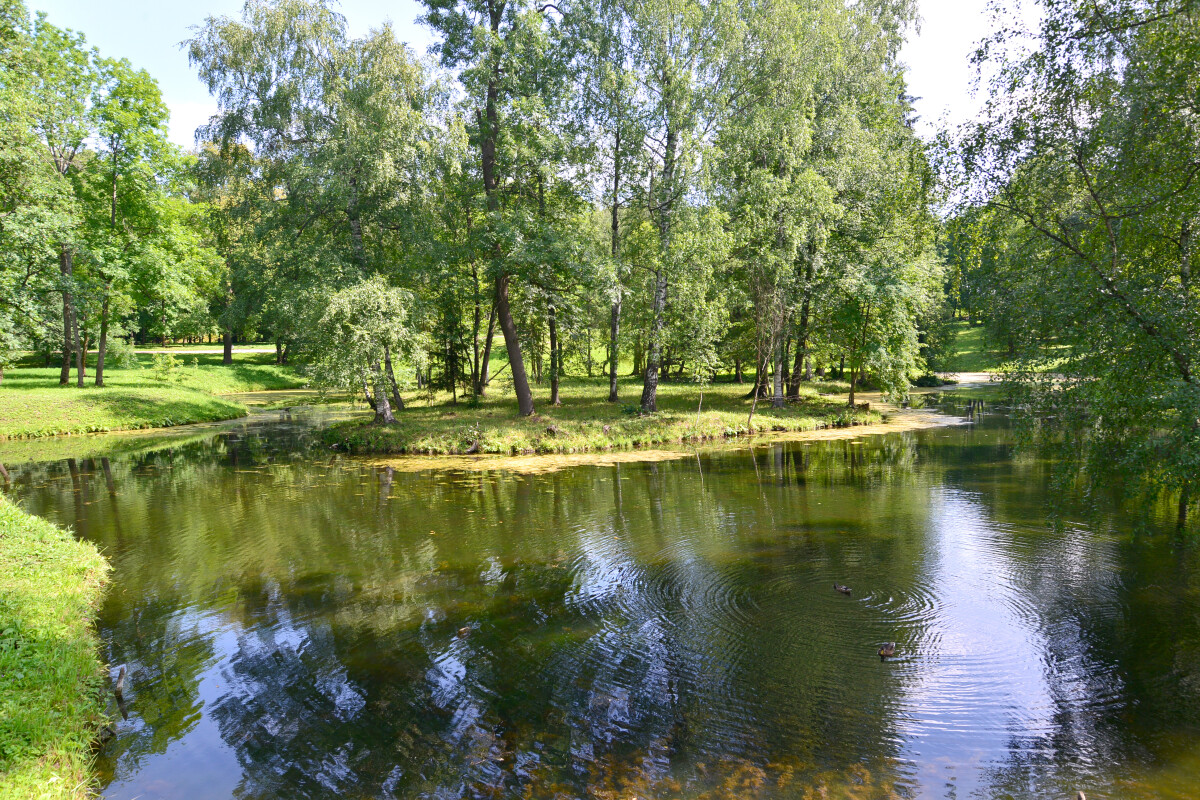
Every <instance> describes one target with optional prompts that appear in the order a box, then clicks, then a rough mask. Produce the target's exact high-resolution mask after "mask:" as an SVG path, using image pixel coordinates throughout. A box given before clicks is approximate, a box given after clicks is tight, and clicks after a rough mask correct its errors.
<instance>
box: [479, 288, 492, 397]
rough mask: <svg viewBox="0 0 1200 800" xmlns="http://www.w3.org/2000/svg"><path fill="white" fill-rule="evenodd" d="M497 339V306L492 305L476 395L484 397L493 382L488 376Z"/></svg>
mask: <svg viewBox="0 0 1200 800" xmlns="http://www.w3.org/2000/svg"><path fill="white" fill-rule="evenodd" d="M495 338H496V304H495V303H492V310H491V311H490V312H488V326H487V339H486V340H485V341H484V343H483V360H482V361H481V362H480V363H479V378H478V380H479V384H478V385H477V386H476V387H475V395H476V396H477V397H483V395H484V393H486V392H487V387H488V383H490V382H491V380H492V376H491V375H489V374H488V372H489V371H490V370H491V368H492V367H491V364H492V340H493V339H495Z"/></svg>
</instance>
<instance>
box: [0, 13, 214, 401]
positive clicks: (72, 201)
mask: <svg viewBox="0 0 1200 800" xmlns="http://www.w3.org/2000/svg"><path fill="white" fill-rule="evenodd" d="M166 122H167V109H166V106H165V105H164V104H163V102H162V97H161V94H160V92H159V90H158V86H157V84H156V83H155V82H154V80H153V79H152V78H151V77H150V76H149V75H148V74H146V73H145V72H144V71H141V70H135V69H134V68H133V67H132V66H130V64H129V62H128V61H125V60H123V59H122V60H115V59H110V58H103V57H101V56H100V55H99V54H98V53H97V52H96V51H95V50H92V49H89V48H87V46H86V44H85V42H84V39H83V37H82V36H81V35H79V34H76V33H72V32H71V31H67V30H63V29H60V28H57V27H55V26H54V25H51V24H50V23H49V22H47V21H46V18H45V16H44V15H41V14H39V15H38V16H37V17H34V18H30V17H29V16H28V14H27V12H26V10H25V8H24V7H23V6H22V5H21V4H20V3H19V2H11V1H10V2H5V3H3V4H0V128H2V129H0V328H2V329H4V330H6V331H7V333H8V336H7V337H6V338H5V340H4V343H3V344H6V353H7V355H6V356H4V357H5V358H11V357H12V353H13V351H15V350H16V349H17V348H18V347H29V348H31V349H36V350H40V351H42V352H43V353H44V354H45V355H46V358H47V360H49V358H50V357H51V354H52V353H56V352H57V353H61V363H62V372H61V377H60V381H61V383H63V384H67V383H68V382H69V380H70V372H71V370H72V368H73V369H74V370H75V373H76V378H75V380H76V384H77V385H79V386H82V385H83V384H84V379H85V372H86V366H87V365H86V362H85V359H84V353H86V352H87V351H88V350H90V349H94V350H96V351H97V358H96V366H95V377H94V379H95V383H96V385H98V386H102V385H103V384H104V366H105V356H106V351H107V347H108V344H109V342H110V340H111V339H112V337H114V336H128V335H130V334H133V335H137V336H139V337H140V338H141V339H142V340H143V341H145V340H149V339H156V338H157V339H164V338H166V337H168V336H176V335H179V334H181V333H183V332H184V331H188V329H189V325H190V326H191V327H192V329H193V330H197V332H198V330H202V329H203V327H204V326H205V324H206V323H205V321H204V320H203V317H204V316H205V313H204V307H205V304H206V302H207V298H208V297H210V296H211V295H212V294H213V291H214V287H215V286H216V285H217V281H218V278H219V275H220V272H219V263H218V262H217V260H216V259H215V258H214V255H213V252H212V251H211V249H210V248H209V247H208V246H207V244H206V239H207V236H208V234H207V230H206V226H205V224H204V222H205V217H204V210H203V207H202V205H200V204H198V203H197V202H196V201H195V198H194V197H193V196H192V193H193V191H192V190H193V187H194V173H193V171H192V164H193V161H194V159H193V158H192V157H190V156H187V155H185V154H183V153H182V152H180V151H179V149H178V148H177V147H175V146H173V145H171V144H170V143H169V142H168V141H167V135H166V133H167V132H166ZM198 317H199V319H197V318H198Z"/></svg>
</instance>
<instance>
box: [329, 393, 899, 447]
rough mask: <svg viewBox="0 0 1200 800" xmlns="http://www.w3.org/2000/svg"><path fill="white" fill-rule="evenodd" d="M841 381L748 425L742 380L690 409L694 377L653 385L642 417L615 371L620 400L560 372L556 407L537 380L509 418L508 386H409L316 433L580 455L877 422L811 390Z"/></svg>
mask: <svg viewBox="0 0 1200 800" xmlns="http://www.w3.org/2000/svg"><path fill="white" fill-rule="evenodd" d="M843 388H846V387H844V386H843V385H838V384H829V385H825V384H820V383H815V384H808V385H805V386H804V387H803V388H802V389H801V392H802V397H801V399H800V400H799V401H797V402H793V403H790V404H789V405H788V406H787V407H785V408H782V409H778V410H776V409H773V408H771V404H770V401H769V400H768V401H766V402H764V401H762V400H760V401H759V402H758V406H757V409H756V412H755V416H754V420H753V423H752V424H751V427H750V428H748V427H747V417H748V416H749V412H750V405H751V401H750V400H748V399H746V398H745V394H746V392H747V391H748V390H749V384H735V383H717V384H714V385H712V386H709V387H708V388H707V389H706V390H705V392H704V405H703V408H702V409H701V412H700V414H699V415H698V416H697V413H696V411H697V404H698V402H699V399H700V391H699V387H698V386H697V385H696V384H694V383H690V382H681V383H665V384H661V385H660V386H659V394H658V408H659V410H658V412H657V413H655V414H650V415H646V416H641V415H639V414H637V408H636V406H637V402H638V399H639V397H640V393H641V381H640V379H636V378H633V379H631V378H626V379H623V380H622V383H621V397H622V399H621V402H619V403H609V402H607V398H608V381H607V380H605V379H603V378H592V379H589V378H566V379H564V380H563V384H562V389H561V394H562V405H561V406H558V407H553V406H551V405H549V403H547V402H546V400H547V393H548V387H547V386H546V385H545V384H543V385H541V386H535V387H534V392H535V404H536V407H537V413H536V414H535V415H534V416H533V417H519V416H517V414H516V403H515V401H514V400H513V396H512V393H511V385H509V386H499V387H496V388H495V389H492V390H489V397H487V398H485V400H484V401H483V402H481V403H480V404H479V405H478V406H471V405H468V404H467V403H459V404H458V405H451V404H450V403H449V397H448V396H447V395H445V394H439V395H437V396H436V397H435V398H433V405H432V406H431V405H430V404H429V398H428V397H427V396H425V395H422V394H417V393H412V394H409V395H407V396H406V398H405V403H406V406H407V408H406V409H405V410H404V411H402V412H399V413H397V415H396V417H397V420H398V422H397V424H396V425H390V426H376V425H371V424H370V420H369V418H368V419H355V420H351V421H348V422H343V423H338V424H336V425H334V426H332V427H331V428H330V429H328V430H327V431H326V432H325V434H324V436H325V437H326V441H327V442H328V443H330V444H336V445H338V446H339V447H343V448H345V449H347V450H349V451H351V452H356V453H410V454H437V455H442V454H453V453H465V452H467V451H470V450H472V449H475V450H476V451H477V452H481V453H501V454H517V453H582V452H589V451H596V450H614V449H625V448H631V447H644V446H647V445H654V444H666V443H675V442H684V441H703V440H711V439H720V438H726V437H732V436H741V435H746V434H748V433H762V432H768V431H805V430H814V429H816V428H823V427H829V426H833V425H850V424H860V423H867V422H877V421H879V419H880V416H879V414H877V413H875V412H869V411H864V410H861V409H854V410H851V409H849V408H847V406H846V400H845V398H844V397H824V396H822V395H821V394H819V391H820V390H826V391H836V390H838V389H843Z"/></svg>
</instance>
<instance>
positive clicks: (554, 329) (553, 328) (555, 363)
mask: <svg viewBox="0 0 1200 800" xmlns="http://www.w3.org/2000/svg"><path fill="white" fill-rule="evenodd" d="M547 324H548V326H549V328H550V405H552V406H560V405H562V403H561V402H560V401H559V399H558V369H559V359H560V358H561V357H562V356H561V353H560V352H559V349H558V318H557V314H556V313H555V310H554V303H551V304H550V313H549V314H548V315H547Z"/></svg>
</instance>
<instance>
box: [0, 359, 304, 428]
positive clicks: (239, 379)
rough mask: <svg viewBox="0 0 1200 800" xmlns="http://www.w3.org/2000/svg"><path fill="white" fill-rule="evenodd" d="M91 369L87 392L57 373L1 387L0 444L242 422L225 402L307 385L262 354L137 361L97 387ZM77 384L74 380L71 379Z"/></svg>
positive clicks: (237, 409)
mask: <svg viewBox="0 0 1200 800" xmlns="http://www.w3.org/2000/svg"><path fill="white" fill-rule="evenodd" d="M94 368H95V367H94V365H90V366H89V369H88V375H89V377H88V378H87V383H86V385H85V386H84V388H82V389H79V388H76V387H75V385H74V383H72V384H71V385H70V386H59V384H58V369H57V368H53V367H51V368H46V367H33V366H29V365H20V366H18V367H17V368H15V369H8V370H5V372H4V381H3V383H0V439H23V438H37V437H42V436H54V435H59V434H79V433H97V432H105V431H128V430H141V429H144V428H165V427H171V426H174V425H185V424H190V423H195V422H216V421H219V420H226V419H236V418H237V417H242V416H245V415H246V413H247V408H246V406H245V405H243V404H242V403H239V402H237V401H236V400H233V399H229V398H227V397H223V395H231V394H237V393H241V392H253V391H263V390H282V389H294V388H297V387H299V386H303V385H304V383H305V381H304V378H302V377H301V376H300V375H298V374H297V373H296V372H295V371H294V370H293V369H291V368H290V367H286V366H279V365H276V364H275V363H274V357H273V356H272V355H270V354H262V353H236V354H235V355H234V363H233V364H232V365H230V366H224V365H223V364H222V363H221V354H220V353H214V354H210V355H193V356H189V357H175V356H171V355H166V354H160V355H158V356H157V357H156V355H152V354H139V355H138V356H137V362H136V365H134V366H132V367H131V368H125V369H121V368H113V369H109V368H107V367H106V368H105V372H104V377H105V386H103V387H96V386H94V385H93V384H92V383H91V381H92V378H91V377H90V376H91V375H92V374H94V372H93V370H94ZM72 381H74V375H72Z"/></svg>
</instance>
